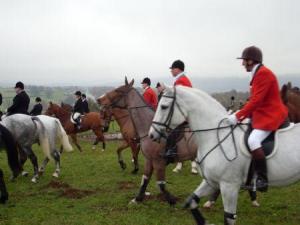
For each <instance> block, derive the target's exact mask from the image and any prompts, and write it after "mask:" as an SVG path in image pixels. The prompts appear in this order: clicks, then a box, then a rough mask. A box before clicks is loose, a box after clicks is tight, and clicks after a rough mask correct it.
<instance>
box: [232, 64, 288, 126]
mask: <svg viewBox="0 0 300 225" xmlns="http://www.w3.org/2000/svg"><path fill="white" fill-rule="evenodd" d="M236 116H237V118H238V120H243V119H244V118H246V117H250V118H251V119H252V127H253V128H254V129H261V130H268V131H274V130H277V129H278V128H279V126H280V125H281V124H282V123H283V122H284V120H285V119H286V118H287V117H288V110H287V108H286V107H285V105H284V104H283V102H282V100H281V97H280V91H279V85H278V81H277V78H276V77H275V75H274V74H273V72H272V71H271V70H269V69H268V68H267V67H265V66H263V65H261V66H260V67H259V68H258V69H257V71H256V73H255V74H254V76H253V78H252V81H251V83H250V99H249V101H248V102H247V104H246V105H245V106H244V107H243V108H242V109H241V110H240V111H239V112H237V113H236Z"/></svg>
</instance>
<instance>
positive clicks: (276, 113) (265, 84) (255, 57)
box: [228, 46, 288, 191]
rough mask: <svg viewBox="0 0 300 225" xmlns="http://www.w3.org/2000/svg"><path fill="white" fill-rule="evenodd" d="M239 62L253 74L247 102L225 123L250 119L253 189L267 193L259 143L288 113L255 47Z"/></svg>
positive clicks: (247, 51) (245, 51)
mask: <svg viewBox="0 0 300 225" xmlns="http://www.w3.org/2000/svg"><path fill="white" fill-rule="evenodd" d="M239 59H243V66H244V67H245V68H246V70H247V72H252V81H251V83H250V99H249V101H248V103H247V104H246V105H245V106H244V107H243V108H242V109H241V110H240V111H238V112H237V113H235V114H232V115H230V116H229V117H228V122H229V123H230V124H231V125H235V124H236V123H237V122H238V121H241V120H243V119H245V118H247V117H248V118H251V124H252V127H253V130H252V132H251V134H250V136H249V139H248V145H249V148H250V150H251V154H252V157H253V161H254V167H255V171H256V173H257V181H256V187H257V190H259V191H267V189H268V178H267V165H266V158H265V155H264V151H263V149H262V144H261V143H262V142H263V141H264V140H265V139H266V138H267V137H268V136H269V134H270V133H271V132H272V131H275V130H276V129H278V128H279V126H280V125H281V124H283V122H284V121H285V120H286V118H287V117H288V111H287V109H286V107H285V106H284V104H283V102H282V100H281V97H280V90H279V85H278V81H277V78H276V77H275V75H274V74H273V72H272V71H271V70H269V69H268V68H266V67H265V66H264V65H263V64H262V52H261V50H260V49H259V48H257V47H255V46H251V47H248V48H246V49H245V50H244V51H243V53H242V57H240V58H239Z"/></svg>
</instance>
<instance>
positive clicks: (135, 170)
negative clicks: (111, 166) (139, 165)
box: [131, 169, 139, 174]
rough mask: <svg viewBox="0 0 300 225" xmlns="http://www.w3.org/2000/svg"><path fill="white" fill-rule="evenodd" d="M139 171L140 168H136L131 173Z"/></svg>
mask: <svg viewBox="0 0 300 225" xmlns="http://www.w3.org/2000/svg"><path fill="white" fill-rule="evenodd" d="M138 171H139V169H134V170H132V171H131V174H137V172H138Z"/></svg>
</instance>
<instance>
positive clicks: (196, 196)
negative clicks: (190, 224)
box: [184, 180, 216, 225]
mask: <svg viewBox="0 0 300 225" xmlns="http://www.w3.org/2000/svg"><path fill="white" fill-rule="evenodd" d="M215 191H216V190H215V189H214V188H213V187H212V186H210V185H209V184H208V183H207V182H206V180H203V181H202V182H201V184H200V185H199V186H198V188H197V189H196V190H195V191H194V193H193V194H192V195H191V196H190V197H189V198H188V199H187V200H186V202H185V204H184V208H190V210H191V213H192V215H193V217H194V219H195V220H196V223H197V225H206V223H205V219H204V217H203V215H202V213H201V212H200V210H199V209H198V204H199V202H200V198H202V197H204V196H208V195H210V194H212V193H214V192H215Z"/></svg>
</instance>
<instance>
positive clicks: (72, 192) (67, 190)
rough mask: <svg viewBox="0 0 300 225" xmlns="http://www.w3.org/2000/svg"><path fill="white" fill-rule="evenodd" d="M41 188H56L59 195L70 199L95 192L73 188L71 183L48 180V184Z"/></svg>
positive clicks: (83, 196)
mask: <svg viewBox="0 0 300 225" xmlns="http://www.w3.org/2000/svg"><path fill="white" fill-rule="evenodd" d="M42 189H56V190H58V191H59V193H60V194H59V196H60V197H65V198H70V199H81V198H85V197H87V196H89V195H92V194H95V193H96V191H94V190H82V189H78V188H73V187H72V186H71V185H69V184H67V183H64V182H60V181H50V182H49V184H47V185H45V186H44V187H42Z"/></svg>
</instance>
